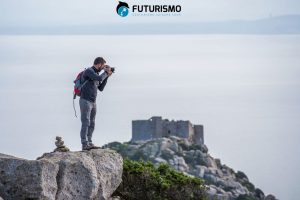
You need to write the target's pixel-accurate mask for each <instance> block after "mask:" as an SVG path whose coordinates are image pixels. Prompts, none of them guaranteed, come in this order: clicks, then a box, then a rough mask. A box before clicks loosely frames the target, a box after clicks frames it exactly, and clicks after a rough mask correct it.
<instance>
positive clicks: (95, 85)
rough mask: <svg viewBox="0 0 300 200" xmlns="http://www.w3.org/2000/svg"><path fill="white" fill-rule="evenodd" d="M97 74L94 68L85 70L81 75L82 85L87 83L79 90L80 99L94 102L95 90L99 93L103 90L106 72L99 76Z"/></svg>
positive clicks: (106, 76)
mask: <svg viewBox="0 0 300 200" xmlns="http://www.w3.org/2000/svg"><path fill="white" fill-rule="evenodd" d="M99 72H100V71H98V70H97V69H96V68H95V67H94V66H93V67H89V68H87V69H86V70H85V71H84V72H83V75H82V81H83V83H84V82H85V81H86V80H87V82H86V83H85V84H84V85H83V87H82V88H81V95H80V96H81V97H80V98H83V99H85V100H88V101H91V102H96V98H97V89H98V90H100V91H103V90H104V87H105V85H106V82H107V79H108V75H107V73H106V72H104V73H102V74H100V75H99Z"/></svg>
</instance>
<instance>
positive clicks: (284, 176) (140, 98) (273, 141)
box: [0, 35, 300, 200]
mask: <svg viewBox="0 0 300 200" xmlns="http://www.w3.org/2000/svg"><path fill="white" fill-rule="evenodd" d="M299 41H300V37H299V36H298V35H295V36H289V35H282V36H276V35H275V36H256V35H249V36H245V35H242V36H241V35H181V36H178V35H175V36H170V35H167V36H161V35H156V36H0V93H1V98H0V136H1V139H0V152H1V153H5V154H9V155H14V156H18V157H24V158H29V159H35V158H36V157H38V156H40V155H42V154H43V153H44V152H49V151H52V150H53V149H54V138H55V136H56V135H60V136H62V137H63V138H64V140H65V142H66V144H67V146H68V147H70V149H71V150H80V148H81V146H80V138H79V131H80V126H81V124H80V119H79V118H75V116H74V111H73V107H72V90H73V82H72V81H73V80H74V78H75V76H76V75H77V73H78V72H79V71H80V70H82V69H83V68H84V67H88V66H90V65H91V63H92V61H93V59H94V58H95V57H96V56H99V55H101V56H104V57H105V58H106V60H107V61H108V63H109V64H110V65H111V66H114V67H116V73H115V74H114V75H113V76H112V77H111V78H110V80H109V81H108V84H107V87H106V88H105V90H104V92H103V93H99V94H98V95H99V96H98V99H97V109H98V113H97V117H96V129H95V132H94V137H93V139H94V142H95V143H96V144H98V145H103V144H105V143H108V142H112V141H129V140H130V138H131V120H134V119H148V118H150V117H151V116H153V115H156V116H157V115H161V116H162V117H164V118H168V119H176V120H180V119H182V120H190V121H191V122H192V123H194V124H203V125H204V132H205V133H204V134H205V143H206V144H207V145H208V148H209V152H210V153H211V154H212V156H214V157H216V158H220V159H221V160H222V163H225V164H226V165H228V166H230V167H232V168H233V169H235V170H242V171H244V172H245V173H246V174H247V175H248V177H249V179H250V181H252V182H253V183H254V184H255V186H256V187H259V188H261V189H262V190H263V191H264V192H266V193H273V194H275V195H276V196H278V197H279V198H280V199H282V200H298V197H299V196H300V191H299V184H298V183H299V179H300V175H299V173H298V171H299V169H300V159H299V155H300V148H299V142H300V135H299V120H300V104H299V102H300V91H299V86H300V80H299V74H300V65H299V63H300V46H299V44H300V42H299ZM98 44H100V45H98ZM75 105H76V107H77V112H78V111H79V107H78V99H77V100H76V102H75Z"/></svg>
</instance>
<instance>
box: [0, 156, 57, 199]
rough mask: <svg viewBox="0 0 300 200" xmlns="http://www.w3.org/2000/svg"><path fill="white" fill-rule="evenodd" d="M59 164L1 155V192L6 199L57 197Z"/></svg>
mask: <svg viewBox="0 0 300 200" xmlns="http://www.w3.org/2000/svg"><path fill="white" fill-rule="evenodd" d="M57 172H58V166H57V165H55V164H53V163H51V162H48V161H45V160H43V161H41V160H25V159H21V158H16V157H13V156H8V155H4V154H1V155H0V194H1V196H2V197H3V198H4V199H6V200H17V199H53V200H54V199H55V194H56V191H57V184H56V174H57Z"/></svg>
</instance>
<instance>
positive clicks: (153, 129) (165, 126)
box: [131, 116, 204, 144]
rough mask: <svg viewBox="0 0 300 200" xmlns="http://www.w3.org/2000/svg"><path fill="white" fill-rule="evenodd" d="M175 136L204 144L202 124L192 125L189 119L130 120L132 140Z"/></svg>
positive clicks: (156, 118)
mask: <svg viewBox="0 0 300 200" xmlns="http://www.w3.org/2000/svg"><path fill="white" fill-rule="evenodd" d="M169 136H177V137H181V138H186V139H188V140H189V141H190V142H191V143H193V144H204V133H203V125H193V124H192V123H191V122H190V121H188V120H187V121H183V120H179V121H174V120H172V121H169V120H168V119H162V117H159V116H157V117H151V118H150V119H148V120H133V121H132V139H131V141H132V142H135V141H141V140H150V139H154V138H162V137H169Z"/></svg>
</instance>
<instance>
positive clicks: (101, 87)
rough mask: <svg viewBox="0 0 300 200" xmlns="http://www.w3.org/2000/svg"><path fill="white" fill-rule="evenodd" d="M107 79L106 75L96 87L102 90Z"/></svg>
mask: <svg viewBox="0 0 300 200" xmlns="http://www.w3.org/2000/svg"><path fill="white" fill-rule="evenodd" d="M107 79H108V77H106V78H105V79H104V80H103V81H102V83H101V84H100V85H99V86H98V89H99V90H100V91H101V92H102V91H103V90H104V87H105V85H106V83H107Z"/></svg>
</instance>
